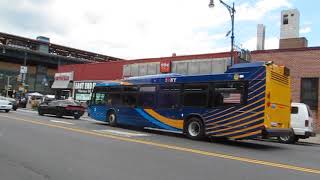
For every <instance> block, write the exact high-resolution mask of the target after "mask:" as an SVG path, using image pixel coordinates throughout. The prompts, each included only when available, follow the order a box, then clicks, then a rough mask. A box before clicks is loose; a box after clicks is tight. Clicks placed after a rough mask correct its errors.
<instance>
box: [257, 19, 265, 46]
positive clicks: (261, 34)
mask: <svg viewBox="0 0 320 180" xmlns="http://www.w3.org/2000/svg"><path fill="white" fill-rule="evenodd" d="M265 38H266V27H265V26H264V25H263V24H258V26H257V50H264V45H265Z"/></svg>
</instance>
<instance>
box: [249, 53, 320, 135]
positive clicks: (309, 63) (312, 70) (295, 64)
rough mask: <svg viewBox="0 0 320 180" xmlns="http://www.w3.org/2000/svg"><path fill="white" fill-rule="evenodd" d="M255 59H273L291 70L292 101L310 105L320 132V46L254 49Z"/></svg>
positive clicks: (253, 56) (253, 55)
mask: <svg viewBox="0 0 320 180" xmlns="http://www.w3.org/2000/svg"><path fill="white" fill-rule="evenodd" d="M252 59H254V60H255V61H273V62H275V63H276V64H281V65H285V66H287V67H288V68H289V69H290V72H291V87H292V101H293V102H303V103H306V104H308V105H309V106H310V108H311V110H312V112H313V115H314V117H315V118H316V122H315V127H316V129H317V132H320V101H319V100H320V91H319V89H320V88H319V84H320V83H319V78H320V47H304V48H291V49H275V50H262V51H253V52H252Z"/></svg>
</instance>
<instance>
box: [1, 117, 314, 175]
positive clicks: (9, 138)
mask: <svg viewBox="0 0 320 180" xmlns="http://www.w3.org/2000/svg"><path fill="white" fill-rule="evenodd" d="M0 179H1V180H2V179H3V180H11V179H12V180H24V179H26V180H30V179H35V180H38V179H58V180H60V179H61V180H64V179H68V180H73V179H74V180H81V179H84V180H95V179H104V180H105V179H108V180H109V179H110V180H158V179H159V180H160V179H161V180H166V179H168V180H176V179H177V180H178V179H181V180H189V179H190V180H202V179H203V180H209V179H217V180H230V179H237V180H250V179H252V180H257V179H259V180H273V179H274V180H279V179H281V180H309V179H314V180H319V179H320V145H319V144H311V143H300V144H297V145H286V144H279V143H276V142H267V141H255V140H246V141H225V142H221V141H214V142H210V141H209V140H207V141H192V140H189V139H186V138H184V137H183V136H181V135H175V134H170V133H158V132H153V131H146V130H135V129H130V128H127V127H122V128H113V127H109V126H108V125H106V124H104V123H97V122H94V121H88V119H85V118H82V119H81V120H73V119H71V118H59V119H58V118H55V117H50V116H38V115H37V114H35V113H30V112H22V111H18V112H10V113H2V112H0Z"/></svg>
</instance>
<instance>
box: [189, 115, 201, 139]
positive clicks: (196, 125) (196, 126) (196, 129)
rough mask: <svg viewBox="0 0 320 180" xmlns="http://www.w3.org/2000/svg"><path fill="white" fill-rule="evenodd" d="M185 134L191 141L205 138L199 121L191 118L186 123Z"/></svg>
mask: <svg viewBox="0 0 320 180" xmlns="http://www.w3.org/2000/svg"><path fill="white" fill-rule="evenodd" d="M185 132H186V135H187V137H188V138H190V139H193V140H201V139H203V138H204V136H205V132H204V125H203V123H202V121H201V119H199V118H196V117H192V118H190V119H189V120H188V121H187V124H186V126H185Z"/></svg>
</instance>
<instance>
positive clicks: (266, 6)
mask: <svg viewBox="0 0 320 180" xmlns="http://www.w3.org/2000/svg"><path fill="white" fill-rule="evenodd" d="M284 7H285V8H290V7H292V4H291V3H290V2H289V0H260V1H257V3H255V4H252V3H251V4H250V3H243V4H240V5H239V6H238V7H237V16H236V18H237V19H238V20H251V21H257V20H259V19H261V18H263V17H265V15H266V14H267V13H269V12H271V11H273V10H276V9H279V8H284Z"/></svg>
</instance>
